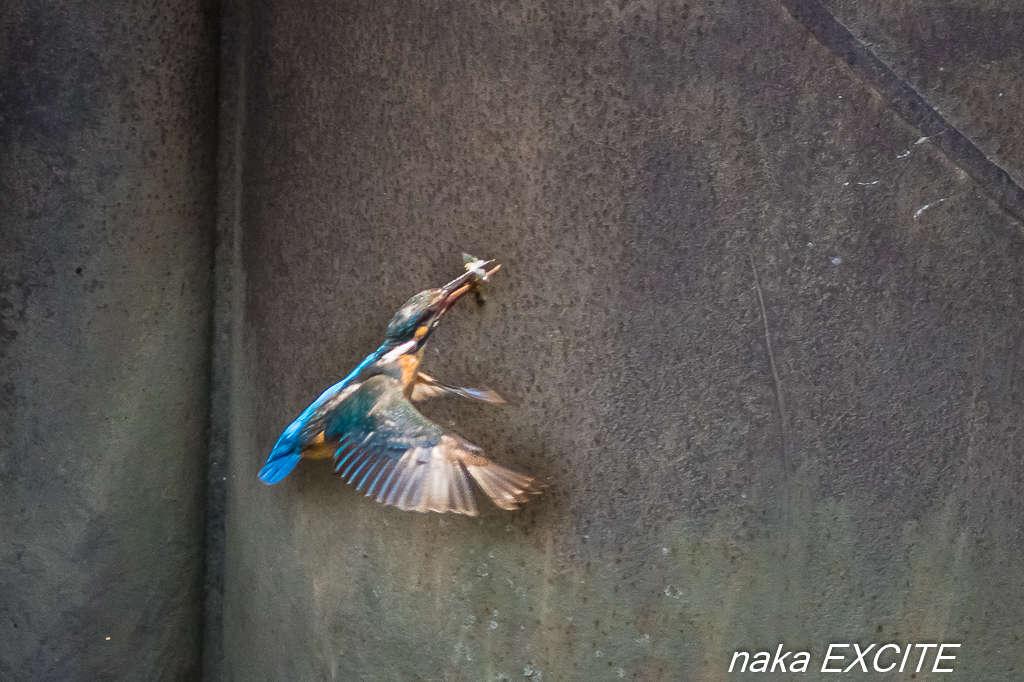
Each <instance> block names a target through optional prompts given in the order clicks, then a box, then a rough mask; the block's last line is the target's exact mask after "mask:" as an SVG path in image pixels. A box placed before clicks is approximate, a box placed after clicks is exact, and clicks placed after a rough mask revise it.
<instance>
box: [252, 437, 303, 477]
mask: <svg viewBox="0 0 1024 682" xmlns="http://www.w3.org/2000/svg"><path fill="white" fill-rule="evenodd" d="M300 459H302V451H301V448H300V445H299V439H298V430H297V429H293V428H291V427H289V428H288V429H286V430H285V432H284V433H282V434H281V437H280V438H278V439H277V443H275V444H274V449H273V450H271V452H270V457H268V458H267V463H266V464H264V465H263V468H262V469H260V480H261V481H263V482H264V483H266V484H267V485H273V484H274V483H277V482H278V481H280V480H281V479H282V478H284V477H285V476H287V475H288V474H290V473H291V471H292V469H294V468H295V465H296V464H298V463H299V460H300Z"/></svg>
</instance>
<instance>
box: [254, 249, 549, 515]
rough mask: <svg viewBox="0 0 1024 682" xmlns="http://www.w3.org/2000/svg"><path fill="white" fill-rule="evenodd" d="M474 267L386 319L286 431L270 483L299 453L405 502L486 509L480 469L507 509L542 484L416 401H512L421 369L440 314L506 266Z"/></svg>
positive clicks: (267, 477)
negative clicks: (351, 365) (480, 503)
mask: <svg viewBox="0 0 1024 682" xmlns="http://www.w3.org/2000/svg"><path fill="white" fill-rule="evenodd" d="M463 260H464V263H465V267H466V271H465V273H463V274H462V275H461V276H459V277H456V278H455V279H454V280H452V281H451V282H449V283H448V284H446V285H444V286H443V287H441V288H440V289H427V290H426V291H421V292H420V293H418V294H416V295H415V296H413V297H412V298H411V299H409V301H408V302H407V303H406V304H405V305H403V306H402V307H401V308H400V309H399V310H398V312H397V313H395V315H394V317H392V318H391V322H390V323H388V328H387V332H386V334H385V336H384V343H383V344H381V346H380V347H379V348H377V350H375V351H373V352H372V353H370V354H369V355H368V356H366V359H364V360H363V361H362V362H360V363H359V365H358V366H357V367H356V368H355V369H353V370H352V371H351V372H350V373H349V375H348V376H346V377H345V378H344V379H342V380H341V381H339V382H338V383H336V384H334V385H333V386H331V387H330V388H328V389H327V390H326V391H324V392H323V393H322V394H320V397H319V398H317V399H316V400H314V401H313V402H312V403H311V404H310V405H309V407H307V408H306V409H305V410H303V412H302V414H300V415H299V416H298V418H297V419H295V421H293V422H292V423H291V424H290V425H289V426H288V428H286V429H285V430H284V433H282V434H281V437H280V438H278V440H277V443H276V444H275V445H274V448H273V450H272V451H271V453H270V457H269V458H268V459H267V463H266V464H265V465H264V466H263V468H262V469H261V470H260V473H259V478H260V480H261V481H263V482H264V483H266V484H268V485H270V484H274V483H277V482H278V481H280V480H281V479H283V478H284V477H285V476H287V475H288V474H289V473H290V472H291V470H292V469H294V468H295V466H296V465H297V464H298V463H299V460H300V459H303V458H306V459H327V458H329V457H330V458H333V460H334V471H335V473H337V474H340V475H341V477H342V478H343V479H344V480H345V481H347V482H348V483H350V484H354V485H355V487H356V490H358V491H360V492H362V491H364V490H365V492H366V496H367V497H374V498H375V499H376V501H377V502H380V503H382V504H387V505H391V506H394V507H398V508H399V509H403V510H406V511H418V512H440V513H446V512H454V513H456V514H466V515H468V516H476V515H477V514H478V513H479V512H478V510H477V506H476V500H475V497H474V495H473V492H472V490H471V488H470V484H469V479H470V478H472V479H473V480H474V481H475V482H476V484H477V485H478V486H479V487H480V489H481V490H483V491H484V493H485V494H486V495H487V496H488V497H490V498H491V500H492V501H493V502H494V504H495V505H497V506H498V507H499V508H501V509H507V510H513V509H518V508H519V505H520V504H522V503H523V502H525V501H526V500H527V499H528V498H529V496H530V495H531V494H536V493H538V492H540V491H539V489H538V486H537V485H536V484H535V483H534V479H533V478H532V477H530V476H527V475H525V474H521V473H518V472H516V471H513V470H511V469H508V468H506V467H503V466H501V465H499V464H496V463H495V462H493V461H491V460H490V459H488V458H487V457H485V456H484V455H483V453H482V452H481V450H480V448H479V447H477V446H476V445H473V444H472V443H470V442H469V441H467V440H465V439H464V438H462V437H461V436H459V435H457V434H455V433H452V432H451V431H448V430H446V429H444V428H442V427H441V426H439V425H437V424H435V423H434V422H432V421H430V420H429V419H427V418H426V417H424V416H423V415H422V414H421V413H420V411H419V410H417V409H416V407H415V406H414V405H413V402H415V401H420V400H425V399H428V398H433V397H435V396H440V395H445V394H451V395H457V396H462V397H464V398H470V399H473V400H480V401H483V402H487V403H501V402H504V401H503V400H502V399H501V397H500V396H499V395H498V394H497V393H495V392H494V391H491V390H488V389H474V388H460V387H457V386H448V385H446V384H443V383H441V382H439V381H437V380H436V379H434V378H433V377H431V376H429V375H427V374H424V373H423V372H421V371H420V369H419V367H420V363H421V361H422V360H423V347H424V344H425V343H426V341H427V339H428V338H429V337H430V334H431V333H432V332H433V331H434V328H435V327H436V326H437V323H438V322H439V321H440V319H441V317H442V316H443V315H444V313H445V312H447V311H448V310H449V309H451V307H452V306H453V305H454V304H455V303H456V302H457V301H458V300H459V299H460V298H462V297H463V296H465V295H466V294H467V293H469V292H474V293H476V295H477V297H478V300H481V301H482V292H481V288H482V286H483V285H484V284H485V283H486V282H488V281H489V280H490V277H491V276H492V275H493V274H494V273H495V272H497V270H498V268H500V267H501V266H500V265H494V267H491V268H490V269H489V270H488V267H489V266H491V265H493V264H494V261H485V260H482V259H478V258H474V257H473V256H470V255H468V254H463Z"/></svg>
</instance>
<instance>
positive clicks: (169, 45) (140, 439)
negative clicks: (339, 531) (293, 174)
mask: <svg viewBox="0 0 1024 682" xmlns="http://www.w3.org/2000/svg"><path fill="white" fill-rule="evenodd" d="M212 10H213V8H212V7H210V6H207V5H206V4H205V3H203V2H190V1H178V0H171V1H170V2H167V1H161V2H127V3H100V2H84V3H77V4H75V3H60V2H44V1H40V0H31V1H22V0H8V1H7V2H5V3H3V6H2V8H0V519H2V524H3V530H2V531H0V679H2V680H12V681H13V680H33V681H35V680H40V681H41V680H55V681H60V682H68V681H72V680H82V681H88V682H96V681H101V680H185V679H196V676H197V675H198V672H199V667H198V666H199V657H200V645H199V642H200V638H201V630H202V625H201V612H202V588H201V578H202V555H203V544H204V540H203V506H204V505H203V500H204V494H205V471H206V424H207V420H208V415H207V395H208V380H207V376H208V360H209V358H208V348H209V334H208V330H209V315H210V301H211V290H210V265H211V257H212V252H211V246H212V233H213V217H214V201H213V198H214V170H215V169H214V165H213V161H214V157H215V154H216V123H217V118H216V93H215V85H216V59H217V21H216V19H217V16H216V13H215V12H213V11H212Z"/></svg>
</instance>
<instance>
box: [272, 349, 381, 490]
mask: <svg viewBox="0 0 1024 682" xmlns="http://www.w3.org/2000/svg"><path fill="white" fill-rule="evenodd" d="M385 350H386V349H385V347H384V346H381V347H380V348H378V349H377V350H375V351H374V352H373V353H370V354H369V355H368V356H366V359H364V360H363V361H362V362H360V363H359V366H357V367H356V368H355V369H354V370H352V371H351V372H349V375H348V376H347V377H345V378H344V379H342V380H341V381H339V382H338V383H336V384H334V385H333V386H331V387H330V388H328V389H327V390H326V391H324V392H323V393H321V394H320V397H319V398H317V399H316V400H314V401H313V402H312V403H310V405H309V407H307V408H306V409H305V410H303V411H302V414H300V415H299V416H298V418H297V419H296V420H295V421H293V422H292V423H291V424H289V425H288V428H286V429H285V430H284V433H282V434H281V437H280V438H278V439H277V443H275V444H274V449H273V450H271V451H270V457H268V458H267V463H266V464H264V465H263V468H262V469H260V473H259V477H260V480H261V481H263V482H264V483H266V484H267V485H273V484H274V483H277V482H278V481H280V480H281V479H283V478H284V477H285V476H287V475H288V474H290V473H291V471H292V469H294V468H295V465H296V464H298V463H299V460H300V459H302V447H303V446H304V445H307V444H309V441H310V439H312V438H314V437H316V436H317V435H318V434H319V433H320V432H322V431H323V428H322V426H319V423H320V422H321V420H322V419H323V417H324V416H325V415H326V414H327V412H328V411H329V410H330V408H331V406H332V405H333V404H334V403H336V402H338V400H339V398H340V397H341V396H342V394H343V392H344V390H345V389H346V388H348V387H349V386H350V385H352V384H353V383H354V381H355V379H356V377H358V376H359V374H360V373H361V372H362V371H363V370H364V369H366V368H367V367H369V366H370V365H372V364H373V363H374V362H376V361H377V360H378V359H380V356H381V355H383V354H384V352H385Z"/></svg>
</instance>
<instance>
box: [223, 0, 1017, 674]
mask: <svg viewBox="0 0 1024 682" xmlns="http://www.w3.org/2000/svg"><path fill="white" fill-rule="evenodd" d="M791 4H792V3H791ZM250 19H251V30H250V31H249V32H248V33H247V37H246V40H247V47H246V49H245V50H244V51H243V52H241V53H240V54H241V55H243V56H242V59H243V60H244V63H245V72H246V80H245V92H244V97H242V114H243V115H244V119H245V128H244V134H243V135H242V141H243V144H242V147H241V149H240V158H241V162H242V172H241V176H240V177H241V178H242V184H241V189H240V194H239V198H238V206H240V207H241V216H240V225H241V229H242V232H241V234H240V242H241V247H240V250H239V252H238V254H237V255H238V257H239V259H240V270H239V273H238V274H239V280H238V283H239V286H240V289H239V290H238V291H239V295H240V298H241V301H240V305H239V307H238V308H237V309H236V311H235V312H236V313H237V315H238V319H239V320H240V326H239V327H238V329H237V330H236V333H237V337H236V343H237V354H236V356H235V357H234V366H235V375H234V388H233V391H232V401H233V402H232V411H231V420H232V421H231V429H230V436H231V453H230V462H229V470H230V475H229V479H230V480H229V492H228V521H227V554H226V562H225V565H226V577H225V590H226V591H225V614H224V627H225V629H224V651H225V661H224V662H225V667H224V669H225V671H226V672H225V678H226V679H227V680H232V681H237V682H243V681H246V682H248V681H257V680H260V681H262V680H294V679H301V680H321V679H323V680H447V681H448V682H456V681H462V680H466V681H479V680H514V679H531V680H540V679H544V680H560V681H561V680H599V679H633V680H644V681H655V680H725V679H731V678H730V677H729V676H728V675H727V673H726V669H727V668H728V665H729V661H730V657H731V656H732V653H733V652H735V651H739V650H743V651H748V652H756V651H764V650H770V651H772V652H775V650H776V647H777V646H778V645H779V644H780V643H781V644H783V645H784V646H785V648H786V649H787V650H790V651H792V650H797V651H808V652H810V653H811V654H812V661H813V663H812V667H811V670H814V671H816V670H818V669H819V668H820V665H821V662H822V659H823V657H824V654H825V651H826V649H827V647H828V645H829V644H831V643H836V642H839V643H841V642H848V643H849V642H858V643H861V644H864V645H866V644H867V643H871V642H879V643H885V642H897V643H900V644H901V645H906V644H907V643H913V642H921V643H929V642H955V643H961V644H962V648H961V649H960V650H959V652H960V655H959V656H958V659H957V660H958V663H957V664H956V667H955V669H956V673H954V674H951V675H949V676H948V679H950V680H969V679H970V680H973V679H985V680H999V681H1006V682H1009V681H1010V680H1014V679H1017V677H1018V676H1019V673H1018V672H1016V671H1019V670H1020V669H1021V667H1022V665H1024V657H1022V653H1021V650H1020V648H1019V647H1018V646H1016V644H1015V641H1016V638H1018V637H1020V636H1024V632H1022V631H1021V624H1020V618H1019V614H1020V613H1021V611H1022V609H1024V575H1022V574H1021V572H1020V570H1019V566H1020V565H1021V561H1022V559H1024V542H1022V540H1024V538H1022V530H1021V529H1022V528H1024V513H1022V507H1021V505H1020V504H1019V500H1020V499H1021V493H1022V486H1024V481H1022V478H1021V467H1020V462H1019V455H1020V447H1021V440H1020V428H1019V420H1020V413H1021V409H1022V407H1024V390H1022V387H1024V374H1022V372H1024V364H1022V363H1021V362H1020V360H1019V358H1020V353H1021V351H1022V350H1024V348H1022V346H1021V343H1022V339H1024V317H1022V316H1021V314H1020V311H1021V304H1022V302H1024V278H1022V277H1021V275H1020V267H1021V263H1022V262H1024V240H1022V237H1021V231H1020V229H1019V228H1020V225H1019V223H1018V222H1017V221H1016V219H1015V218H1014V217H1013V216H1012V215H1011V214H1009V213H1007V212H1006V211H1004V210H1002V209H1001V208H1000V206H999V205H998V204H997V203H996V202H995V201H994V200H993V199H992V198H991V197H990V196H989V193H988V191H987V190H986V189H985V188H983V187H979V185H978V184H977V182H976V181H975V180H974V179H972V177H971V176H970V175H969V174H967V173H965V172H963V170H962V169H961V168H960V167H959V166H958V165H957V159H956V158H951V157H949V156H947V155H946V154H945V153H943V151H942V150H941V149H940V148H938V147H936V146H934V145H932V144H929V143H927V141H925V142H922V143H921V144H915V142H917V141H918V140H919V138H921V137H922V133H921V131H920V130H919V129H917V128H915V127H914V126H913V125H911V124H910V123H908V122H907V121H906V120H904V119H903V118H901V116H900V114H899V113H898V108H897V107H894V106H893V104H892V103H891V102H888V101H886V100H885V99H884V98H883V97H881V96H879V94H878V93H879V90H878V89H876V88H874V87H873V86H872V84H871V83H870V82H866V81H865V80H864V77H865V76H864V74H862V73H858V72H855V71H852V70H851V69H850V68H848V67H847V66H846V64H844V62H843V61H842V60H841V59H839V58H837V57H836V55H835V54H834V53H833V52H832V51H830V49H829V48H828V47H827V46H826V45H824V44H822V43H821V42H819V41H818V40H817V39H815V38H814V37H813V36H812V34H811V33H810V32H809V31H808V29H807V28H806V27H805V26H804V25H802V24H801V23H800V22H799V21H797V20H795V19H794V18H793V16H791V15H790V14H789V13H788V12H787V11H786V9H785V8H784V7H783V6H782V5H780V4H779V3H775V2H767V1H763V2H762V1H753V2H751V1H750V0H726V1H725V2H689V3H675V2H659V1H655V2H643V3H596V4H595V3H578V2H568V1H564V2H563V1H557V0H556V1H555V2H541V1H536V2H535V1H533V0H527V1H526V2H522V3H466V2H439V3H426V4H423V3H408V2H388V1H383V2H380V1H378V2H372V3H369V2H365V3H337V2H322V1H321V2H317V1H314V0H310V1H308V2H302V3H295V2H285V1H283V0H268V1H267V2H263V3H260V4H258V5H257V6H254V8H253V9H252V13H251V17H250ZM869 75H870V74H869ZM908 152H909V153H908ZM1018 189H1019V188H1018ZM463 250H465V251H470V252H472V253H474V254H478V255H481V256H486V257H490V258H496V259H498V260H499V261H500V262H501V263H503V264H504V265H505V268H504V269H503V270H502V271H501V272H500V273H499V274H498V275H497V276H496V279H495V282H494V285H493V288H492V290H491V294H490V299H489V301H488V303H487V304H486V306H484V307H482V308H477V307H475V306H473V305H462V306H461V307H460V308H459V309H458V310H456V311H455V312H454V314H453V315H452V316H451V317H450V318H449V319H447V320H445V322H444V324H443V326H442V327H441V329H440V330H439V332H438V333H437V334H436V335H435V337H434V338H433V339H432V341H431V345H430V348H429V351H428V353H427V359H426V363H427V364H426V369H427V371H430V372H431V374H434V375H435V376H438V377H439V378H442V379H444V380H450V381H452V382H455V383H459V382H463V383H466V384H470V383H479V384H486V385H488V386H490V387H492V388H494V389H496V390H498V391H499V392H500V393H502V394H503V395H505V396H506V398H507V399H508V404H507V405H505V406H501V407H492V406H479V405H467V404H462V403H450V404H449V403H446V404H438V405H430V406H429V407H428V408H427V409H429V414H430V415H431V416H432V417H433V418H435V419H436V420H438V421H439V422H440V423H441V424H443V425H445V426H449V427H452V428H454V429H455V430H456V431H457V432H458V433H460V434H462V435H463V436H465V437H467V438H468V439H469V440H471V441H473V442H475V443H477V444H479V445H480V446H482V447H483V448H484V449H485V450H487V451H488V452H489V453H490V454H491V455H492V456H493V457H495V458H496V459H497V460H499V461H501V462H503V463H506V464H509V465H512V466H515V467H517V468H520V469H522V470H525V471H528V472H531V473H533V474H534V475H536V476H538V477H540V478H541V479H542V480H544V481H546V482H547V483H548V484H549V486H550V487H549V488H548V489H547V491H546V492H545V494H544V495H543V496H542V497H541V498H539V499H537V500H535V501H533V502H531V503H530V504H529V505H528V506H527V507H526V508H525V509H523V510H522V511H520V512H518V513H507V512H502V511H498V510H495V509H493V508H485V509H484V512H483V514H482V515H481V517H480V518H479V519H468V518H452V517H441V516H438V515H418V514H412V513H403V512H400V511H397V510H394V509H391V508H385V507H381V506H378V505H376V504H374V503H373V502H371V501H369V500H367V499H365V498H364V497H362V496H361V495H358V494H356V493H355V492H354V491H353V490H352V489H350V488H347V487H346V486H345V485H344V484H343V483H342V482H341V481H339V480H338V479H337V478H335V477H333V476H332V475H331V473H330V467H329V465H328V463H326V462H320V463H308V462H307V463H303V464H301V465H300V466H299V468H298V469H297V470H296V471H295V472H294V473H293V474H292V475H291V476H290V477H289V478H287V479H286V480H285V481H284V482H282V483H280V484H278V485H276V486H274V487H270V488H268V487H266V486H263V485H262V484H260V483H259V482H258V481H257V479H256V472H257V471H258V469H259V468H260V466H261V464H262V463H263V460H264V459H265V457H266V455H267V453H268V451H269V449H270V447H271V446H272V444H273V443H274V440H275V439H276V437H277V436H278V434H279V432H280V431H281V429H283V428H284V427H285V426H286V425H287V424H288V423H289V421H291V419H292V418H293V417H294V416H295V415H296V414H297V413H298V412H299V411H300V410H301V409H302V408H303V407H304V406H305V405H306V404H307V403H308V402H309V401H310V400H312V399H313V398H314V397H316V396H317V395H318V394H319V392H320V391H321V390H323V389H324V388H325V387H327V386H328V385H330V384H332V383H333V382H334V381H336V380H338V379H339V378H340V377H342V376H344V375H345V374H346V373H347V372H348V371H349V370H350V369H351V368H352V367H353V366H354V365H355V364H356V363H357V362H358V361H359V360H360V359H361V358H362V357H363V356H364V355H365V354H366V353H368V352H369V351H371V350H372V349H374V348H375V347H376V346H377V344H378V343H379V342H380V340H381V337H382V334H383V330H384V327H385V324H386V323H387V321H388V319H389V318H390V316H391V314H392V313H393V312H394V311H395V309H396V308H397V307H398V306H399V305H400V304H401V303H403V302H404V301H405V300H406V298H408V297H409V296H410V295H411V294H413V293H414V292H416V291H418V290H419V289H421V288H424V287H426V286H432V285H437V284H439V283H442V282H444V281H446V280H447V279H448V278H449V277H451V276H452V275H453V273H455V272H457V271H458V270H459V266H460V263H459V260H458V258H459V253H460V251H463ZM811 678H813V675H812V676H809V679H811Z"/></svg>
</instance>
